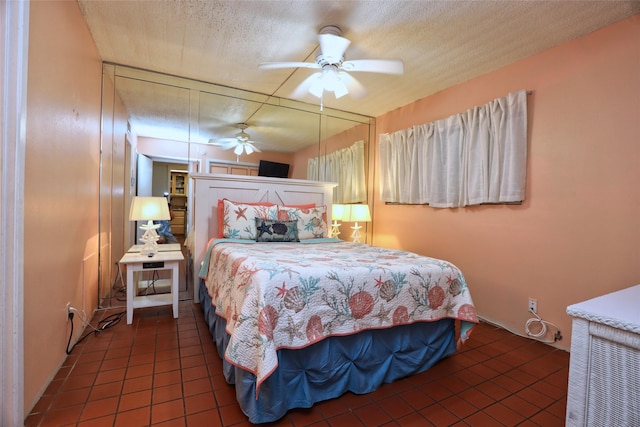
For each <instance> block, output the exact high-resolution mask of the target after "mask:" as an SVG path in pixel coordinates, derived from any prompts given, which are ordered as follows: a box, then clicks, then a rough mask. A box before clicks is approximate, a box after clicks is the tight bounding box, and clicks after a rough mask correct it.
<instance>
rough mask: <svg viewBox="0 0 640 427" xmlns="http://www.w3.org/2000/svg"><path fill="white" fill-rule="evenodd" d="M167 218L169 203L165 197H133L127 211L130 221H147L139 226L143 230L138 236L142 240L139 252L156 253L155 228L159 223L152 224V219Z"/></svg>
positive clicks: (156, 237)
mask: <svg viewBox="0 0 640 427" xmlns="http://www.w3.org/2000/svg"><path fill="white" fill-rule="evenodd" d="M163 219H164V220H169V219H171V215H170V214H169V204H168V202H167V199H166V198H165V197H134V198H133V202H132V203H131V210H130V211H129V220H130V221H147V223H146V224H143V225H141V226H140V229H141V230H145V232H144V234H143V235H142V237H141V238H140V241H141V242H144V246H143V247H142V250H140V254H142V255H146V256H148V257H152V256H154V255H155V254H157V253H158V243H157V242H158V238H159V236H158V233H157V232H156V229H157V228H158V227H160V224H154V223H153V221H154V220H163Z"/></svg>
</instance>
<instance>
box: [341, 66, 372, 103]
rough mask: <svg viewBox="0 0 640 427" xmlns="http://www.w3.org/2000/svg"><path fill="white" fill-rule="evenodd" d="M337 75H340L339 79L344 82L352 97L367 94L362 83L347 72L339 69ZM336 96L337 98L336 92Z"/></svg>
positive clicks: (360, 96)
mask: <svg viewBox="0 0 640 427" xmlns="http://www.w3.org/2000/svg"><path fill="white" fill-rule="evenodd" d="M338 76H339V77H340V80H341V81H342V82H343V83H344V84H345V86H346V88H347V90H348V91H349V95H351V97H353V98H354V99H360V98H364V97H365V96H367V90H366V89H365V88H364V86H362V83H360V82H359V81H358V80H356V79H354V78H353V77H352V76H350V75H349V73H345V72H344V71H341V72H339V73H338ZM336 98H338V94H337V93H336Z"/></svg>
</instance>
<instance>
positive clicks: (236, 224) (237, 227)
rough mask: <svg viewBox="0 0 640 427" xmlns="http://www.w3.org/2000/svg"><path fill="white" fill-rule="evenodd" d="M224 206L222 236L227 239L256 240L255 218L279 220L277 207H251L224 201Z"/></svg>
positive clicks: (261, 205)
mask: <svg viewBox="0 0 640 427" xmlns="http://www.w3.org/2000/svg"><path fill="white" fill-rule="evenodd" d="M223 206H224V208H223V209H224V216H223V217H224V221H223V233H222V236H223V237H226V238H231V239H246V240H255V239H256V236H257V232H256V221H255V218H264V219H277V218H278V207H277V206H276V205H272V206H265V205H264V204H260V205H251V204H247V203H236V202H232V201H231V200H227V199H224V200H223Z"/></svg>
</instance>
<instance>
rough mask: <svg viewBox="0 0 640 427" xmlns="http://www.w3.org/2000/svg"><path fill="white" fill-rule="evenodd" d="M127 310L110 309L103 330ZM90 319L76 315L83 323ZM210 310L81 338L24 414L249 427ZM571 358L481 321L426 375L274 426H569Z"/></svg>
mask: <svg viewBox="0 0 640 427" xmlns="http://www.w3.org/2000/svg"><path fill="white" fill-rule="evenodd" d="M122 311H123V310H122V308H119V309H112V310H106V311H100V312H98V313H97V314H96V316H95V317H94V319H93V323H94V325H97V324H98V321H99V320H101V319H104V318H105V317H107V316H109V315H113V314H114V313H119V312H122ZM79 323H80V322H76V324H79ZM221 366H222V364H221V361H220V358H219V357H218V354H217V352H216V350H215V347H214V345H213V343H212V341H211V336H210V334H209V332H208V330H207V327H206V325H205V323H204V320H203V315H202V311H201V308H200V306H199V305H197V304H193V303H192V302H181V303H180V317H179V319H173V318H172V316H171V307H170V306H167V307H156V308H149V309H139V310H136V312H135V314H134V322H133V324H132V325H127V324H126V316H125V317H123V318H122V320H121V321H120V322H119V323H118V324H116V325H115V326H113V327H110V328H108V329H106V330H104V331H103V332H101V333H99V334H91V335H89V336H88V337H87V338H86V339H84V340H82V341H81V342H80V343H79V344H78V345H77V346H76V347H75V348H74V349H73V351H72V352H71V354H70V355H69V356H68V357H67V359H66V361H65V363H64V365H63V366H62V367H61V368H60V371H59V372H58V373H57V375H56V377H55V379H54V380H53V381H52V382H51V384H50V385H49V387H48V388H47V390H46V392H45V393H44V395H43V396H42V398H41V399H40V401H39V402H38V403H37V404H36V406H35V407H34V408H33V410H32V412H31V414H30V415H29V416H28V418H27V419H26V421H25V425H26V426H27V427H36V426H40V427H45V426H91V427H100V426H110V427H114V426H118V427H120V426H126V427H135V426H190V427H195V426H209V427H221V426H225V427H226V426H247V425H250V424H249V423H248V422H247V419H246V417H245V416H244V415H243V414H242V412H241V411H240V409H239V408H238V406H237V404H236V403H235V394H234V389H233V387H232V386H230V385H228V384H226V382H225V381H224V378H223V377H222V374H221ZM568 371H569V353H567V352H565V351H562V350H556V349H554V348H553V347H550V346H547V345H545V344H542V343H539V342H536V341H532V340H530V339H527V338H522V337H518V336H516V335H513V334H511V333H509V332H507V331H505V330H503V329H499V328H496V327H494V326H491V325H488V324H485V323H481V324H480V325H478V326H476V327H475V329H474V330H473V333H472V334H471V338H470V339H469V340H468V341H467V343H466V344H465V345H464V346H463V347H462V349H461V350H460V351H459V352H458V353H456V354H454V355H453V356H450V357H448V358H446V359H444V360H442V361H441V362H439V363H438V364H436V365H435V366H434V367H433V368H432V369H430V370H428V371H427V372H425V373H422V374H419V375H415V376H412V377H408V378H405V379H402V380H399V381H396V382H394V383H392V384H386V385H384V386H382V387H381V388H380V389H379V390H377V391H375V392H373V393H370V394H366V395H354V394H350V393H348V394H345V395H343V396H342V397H340V398H338V399H334V400H329V401H326V402H321V403H318V404H317V405H315V406H314V407H313V408H311V409H304V410H292V411H290V412H289V413H288V414H287V415H286V416H285V417H284V418H282V419H281V420H280V421H278V422H276V423H273V424H272V425H274V426H295V427H299V426H314V427H320V426H334V427H337V426H350V427H351V426H385V427H388V426H457V427H458V426H483V427H484V426H544V427H553V426H563V425H564V417H565V409H566V394H567V379H568Z"/></svg>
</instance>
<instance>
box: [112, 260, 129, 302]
mask: <svg viewBox="0 0 640 427" xmlns="http://www.w3.org/2000/svg"><path fill="white" fill-rule="evenodd" d="M111 288H112V289H114V290H115V291H116V300H117V301H126V300H127V287H126V286H125V285H124V280H123V279H122V270H120V263H117V262H116V277H114V278H113V285H112V286H111ZM120 295H124V296H123V297H122V298H120Z"/></svg>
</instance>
